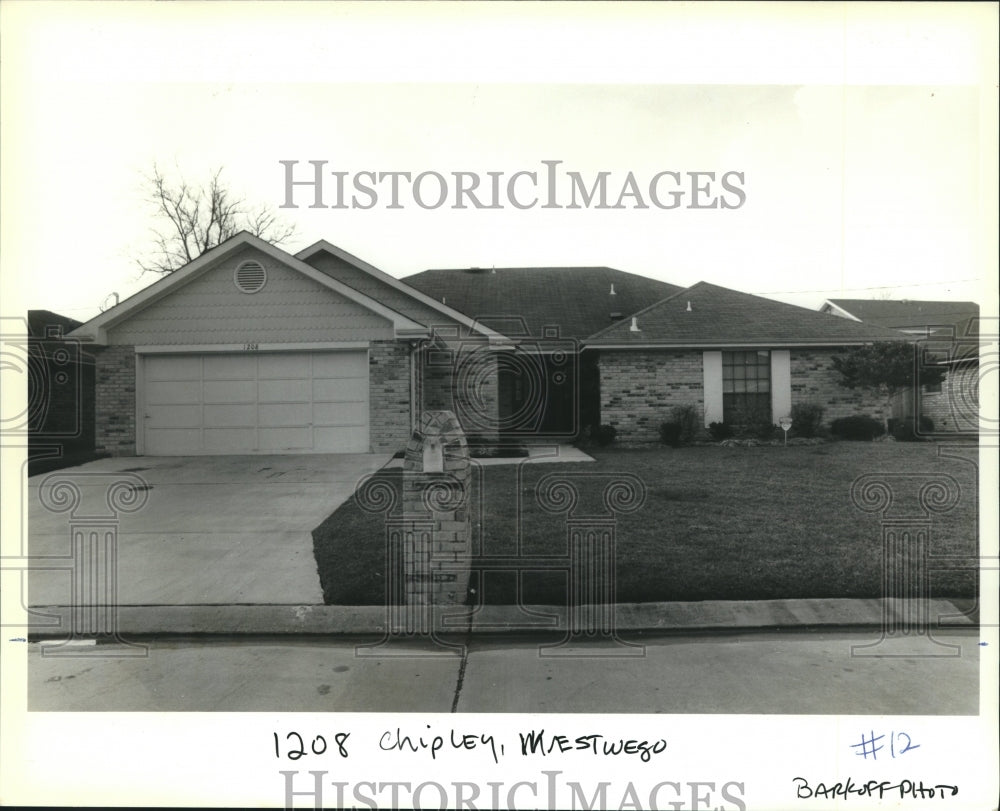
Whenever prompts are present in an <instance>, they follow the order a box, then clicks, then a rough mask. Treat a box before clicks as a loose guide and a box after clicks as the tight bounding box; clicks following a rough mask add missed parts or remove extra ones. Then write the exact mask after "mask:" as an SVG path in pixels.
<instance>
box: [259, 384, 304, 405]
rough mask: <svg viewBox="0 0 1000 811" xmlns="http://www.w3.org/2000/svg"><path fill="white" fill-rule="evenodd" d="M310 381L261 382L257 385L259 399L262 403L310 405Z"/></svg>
mask: <svg viewBox="0 0 1000 811" xmlns="http://www.w3.org/2000/svg"><path fill="white" fill-rule="evenodd" d="M310 388H311V386H310V383H309V381H308V380H261V381H259V382H258V383H257V398H258V400H259V402H261V403H308V402H309V391H310Z"/></svg>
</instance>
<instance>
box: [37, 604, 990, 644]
mask: <svg viewBox="0 0 1000 811" xmlns="http://www.w3.org/2000/svg"><path fill="white" fill-rule="evenodd" d="M33 610H34V611H36V612H37V616H36V618H35V620H34V624H33V625H31V626H30V629H29V634H30V636H31V637H32V638H38V639H42V638H63V637H65V636H66V633H67V632H66V630H65V629H67V628H70V627H72V625H73V623H72V619H73V609H71V608H70V607H67V606H65V605H62V606H60V605H49V606H33ZM926 610H927V616H928V618H929V624H930V627H931V628H956V629H960V628H970V627H974V626H975V624H976V618H975V617H970V616H968V615H966V614H965V613H963V610H962V609H961V608H960V607H958V606H956V605H955V604H953V603H952V602H950V601H948V600H930V601H928V605H927V609H926ZM43 615H44V616H43ZM435 615H436V616H434V618H433V622H434V626H433V627H435V628H439V629H442V634H445V635H447V634H463V633H472V634H476V635H489V634H497V633H511V632H549V633H552V632H561V631H562V630H563V629H565V628H567V627H568V618H567V609H566V608H565V607H559V606H525V607H523V608H518V607H517V606H485V607H482V608H480V609H478V610H477V611H474V612H470V611H469V609H467V608H463V607H461V606H457V607H451V608H447V609H439V610H438V611H436V612H435ZM116 616H117V628H118V632H119V633H120V634H122V635H123V636H126V637H127V636H130V635H163V634H383V633H385V631H386V628H387V627H389V614H388V611H387V610H386V608H385V607H384V606H332V605H318V604H300V605H120V606H119V608H118V611H117V615H116ZM912 622H913V609H912V607H907V606H906V605H901V604H899V603H898V602H897V601H889V600H876V599H870V600H850V599H818V600H748V601H735V600H705V601H701V602H678V603H625V604H621V605H618V606H616V609H615V629H616V630H617V631H620V632H627V631H653V632H656V631H666V632H676V631H683V632H705V631H751V630H762V631H763V630H776V629H796V628H839V629H843V628H853V629H878V628H882V627H891V626H894V627H906V625H907V623H909V624H912Z"/></svg>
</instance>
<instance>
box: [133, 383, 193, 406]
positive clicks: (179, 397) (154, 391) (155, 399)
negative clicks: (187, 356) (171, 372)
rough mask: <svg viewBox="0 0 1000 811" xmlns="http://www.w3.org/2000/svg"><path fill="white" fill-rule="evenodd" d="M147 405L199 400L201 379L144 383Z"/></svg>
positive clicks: (189, 402) (188, 402)
mask: <svg viewBox="0 0 1000 811" xmlns="http://www.w3.org/2000/svg"><path fill="white" fill-rule="evenodd" d="M146 402H147V403H148V404H149V405H179V404H192V405H193V404H196V403H200V402H201V381H200V380H193V381H178V380H173V381H153V382H147V384H146Z"/></svg>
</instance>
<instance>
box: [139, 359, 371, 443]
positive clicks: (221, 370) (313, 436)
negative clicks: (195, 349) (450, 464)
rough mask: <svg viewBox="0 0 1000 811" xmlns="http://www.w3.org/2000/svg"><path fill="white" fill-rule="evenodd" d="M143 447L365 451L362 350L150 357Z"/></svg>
mask: <svg viewBox="0 0 1000 811" xmlns="http://www.w3.org/2000/svg"><path fill="white" fill-rule="evenodd" d="M140 416H141V417H142V418H143V420H142V422H143V429H142V430H143V437H144V445H143V453H145V454H147V455H149V456H187V455H195V454H240V453H311V452H312V453H367V452H368V353H367V351H365V350H362V351H353V350H352V351H346V352H276V353H271V354H268V353H262V354H245V355H227V354H218V355H147V356H145V360H144V365H143V409H142V410H141V412H140Z"/></svg>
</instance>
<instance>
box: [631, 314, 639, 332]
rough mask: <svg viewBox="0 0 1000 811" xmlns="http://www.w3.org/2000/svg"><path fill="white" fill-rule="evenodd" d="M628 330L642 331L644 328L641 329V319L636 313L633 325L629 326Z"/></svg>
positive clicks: (633, 317)
mask: <svg viewBox="0 0 1000 811" xmlns="http://www.w3.org/2000/svg"><path fill="white" fill-rule="evenodd" d="M628 331H629V332H642V330H641V329H639V319H638V318H636V317H635V316H634V315H633V316H632V326H630V327H629V328H628Z"/></svg>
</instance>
